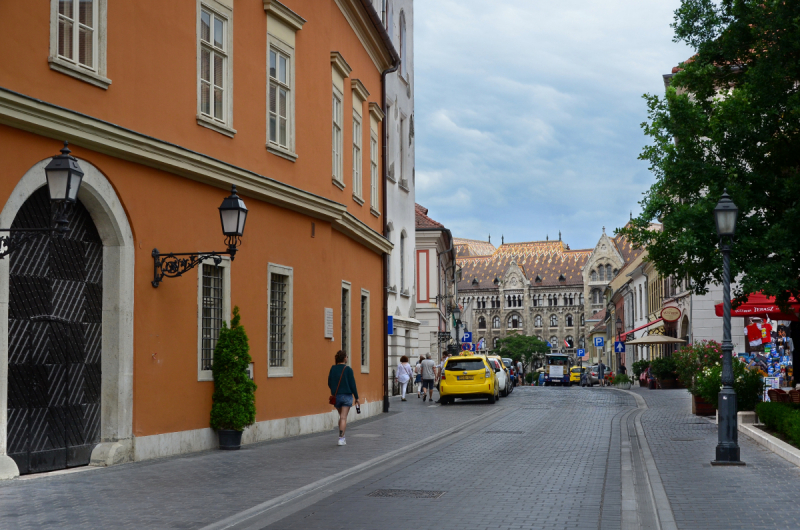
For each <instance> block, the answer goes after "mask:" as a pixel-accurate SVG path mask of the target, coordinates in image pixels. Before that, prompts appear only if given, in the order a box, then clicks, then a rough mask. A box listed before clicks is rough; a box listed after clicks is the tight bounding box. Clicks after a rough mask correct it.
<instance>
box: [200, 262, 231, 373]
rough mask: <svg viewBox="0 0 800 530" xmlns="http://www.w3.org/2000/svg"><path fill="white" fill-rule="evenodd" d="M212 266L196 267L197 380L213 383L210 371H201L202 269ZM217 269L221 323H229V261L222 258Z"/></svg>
mask: <svg viewBox="0 0 800 530" xmlns="http://www.w3.org/2000/svg"><path fill="white" fill-rule="evenodd" d="M208 266H214V261H213V260H211V261H205V262H203V263H201V264H200V265H198V266H197V380H198V381H213V380H214V375H213V373H212V371H211V370H203V369H202V367H203V267H208ZM217 267H220V268H221V269H222V290H223V293H222V315H223V318H222V320H223V322H225V323H226V324H227V325H230V323H231V261H230V259H229V258H227V257H222V261H221V262H220V264H219V265H217Z"/></svg>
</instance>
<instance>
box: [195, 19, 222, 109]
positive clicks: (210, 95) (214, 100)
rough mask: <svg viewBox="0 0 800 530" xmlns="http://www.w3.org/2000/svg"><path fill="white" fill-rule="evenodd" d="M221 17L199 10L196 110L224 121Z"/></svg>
mask: <svg viewBox="0 0 800 530" xmlns="http://www.w3.org/2000/svg"><path fill="white" fill-rule="evenodd" d="M227 60H228V56H227V53H226V50H225V20H223V19H221V18H220V17H219V16H217V15H216V14H213V13H211V12H209V11H206V10H205V9H204V10H201V11H200V112H201V113H203V114H205V115H206V116H210V117H212V118H214V119H215V120H219V121H225V90H226V87H225V77H226V68H227Z"/></svg>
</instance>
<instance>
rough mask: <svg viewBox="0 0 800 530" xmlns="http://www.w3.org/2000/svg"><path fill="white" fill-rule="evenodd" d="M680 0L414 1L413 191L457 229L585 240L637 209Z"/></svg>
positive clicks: (673, 54)
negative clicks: (654, 97) (651, 101)
mask: <svg viewBox="0 0 800 530" xmlns="http://www.w3.org/2000/svg"><path fill="white" fill-rule="evenodd" d="M678 5H679V0H648V1H646V2H643V1H641V0H609V1H606V2H597V1H596V0H571V1H569V2H563V1H562V2H543V1H532V0H505V1H504V2H503V3H499V2H498V3H495V4H493V5H492V6H491V8H488V9H487V4H486V3H485V2H478V1H477V0H457V1H456V0H418V1H417V2H416V3H415V14H414V22H415V35H414V39H415V43H414V53H415V69H416V71H415V82H416V87H415V94H416V110H415V112H416V123H417V127H416V133H417V149H416V152H417V162H416V167H417V181H416V185H417V201H418V202H420V203H421V204H424V205H425V206H426V207H428V208H429V209H430V215H431V216H432V217H433V218H435V219H436V220H438V221H440V222H442V223H444V224H445V226H447V227H448V228H450V229H451V230H453V233H454V234H455V235H458V236H461V237H473V238H480V239H485V238H486V236H487V235H488V233H489V232H491V233H492V234H496V235H497V241H499V235H500V234H501V233H503V234H504V235H505V236H506V240H508V241H524V240H533V239H544V237H545V236H546V235H548V234H549V235H550V236H551V237H557V234H558V231H559V230H562V232H563V233H564V239H565V240H566V241H567V242H569V243H570V245H571V246H572V248H583V247H592V246H594V244H595V242H596V240H597V237H598V235H599V234H600V232H601V230H602V226H603V225H605V226H606V227H607V229H608V230H609V231H611V230H612V229H613V228H614V227H618V226H621V225H623V224H624V223H625V222H626V221H627V219H628V216H629V212H630V211H631V210H633V211H634V213H636V211H637V210H638V204H637V203H638V201H639V200H640V199H641V192H642V191H644V190H645V189H647V187H648V186H649V185H650V183H651V182H652V176H651V175H650V173H649V172H648V171H647V165H646V164H645V163H644V162H641V161H638V160H637V156H638V155H639V153H640V151H641V148H642V146H644V145H645V144H646V143H647V138H645V137H644V135H643V134H642V132H641V129H640V123H641V122H643V121H645V119H646V106H645V103H644V101H643V100H642V99H641V95H642V94H643V93H645V92H649V93H658V94H661V93H663V91H664V88H663V82H662V78H661V76H662V74H664V73H668V72H669V71H670V69H671V68H672V66H674V65H677V64H678V63H679V62H680V61H682V60H684V59H686V58H687V57H689V56H690V55H691V50H690V49H688V48H686V47H685V46H683V45H681V44H675V43H673V42H672V30H671V28H670V27H669V24H670V23H671V22H672V12H673V11H674V10H675V9H676V8H677V7H678Z"/></svg>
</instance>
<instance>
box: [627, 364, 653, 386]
mask: <svg viewBox="0 0 800 530" xmlns="http://www.w3.org/2000/svg"><path fill="white" fill-rule="evenodd" d="M649 367H650V361H645V360H644V359H642V360H641V361H636V362H635V363H633V364H632V365H631V370H633V375H634V376H635V379H636V380H637V381H639V386H645V385H647V383H646V382H644V383H643V382H642V374H644V373H645V372H646V371H647V369H648V368H649Z"/></svg>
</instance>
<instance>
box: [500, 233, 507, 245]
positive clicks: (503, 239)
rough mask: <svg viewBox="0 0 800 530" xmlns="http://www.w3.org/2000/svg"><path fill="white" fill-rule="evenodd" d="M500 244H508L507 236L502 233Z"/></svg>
mask: <svg viewBox="0 0 800 530" xmlns="http://www.w3.org/2000/svg"><path fill="white" fill-rule="evenodd" d="M500 244H501V245H505V244H506V238H505V236H502V235H501V236H500Z"/></svg>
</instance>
